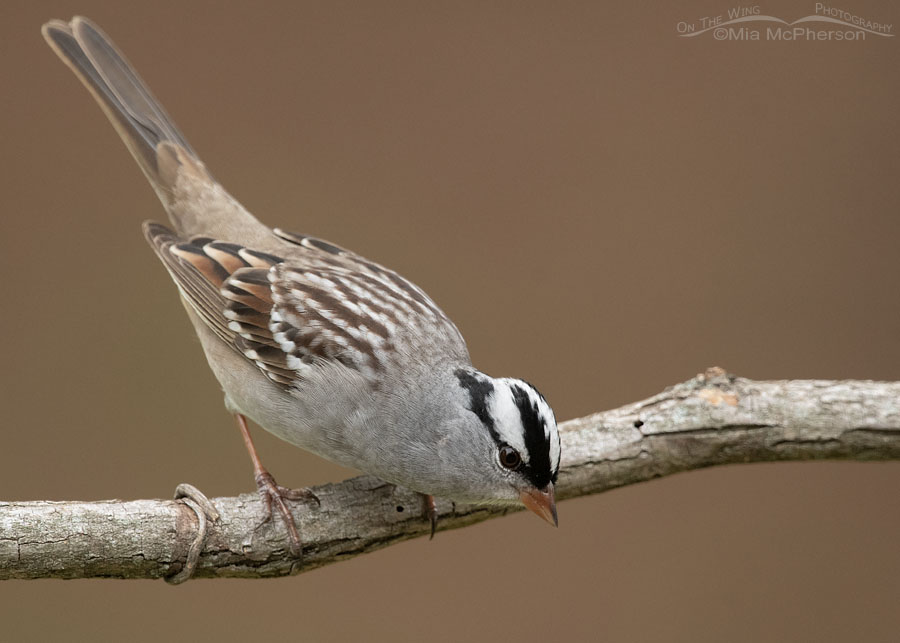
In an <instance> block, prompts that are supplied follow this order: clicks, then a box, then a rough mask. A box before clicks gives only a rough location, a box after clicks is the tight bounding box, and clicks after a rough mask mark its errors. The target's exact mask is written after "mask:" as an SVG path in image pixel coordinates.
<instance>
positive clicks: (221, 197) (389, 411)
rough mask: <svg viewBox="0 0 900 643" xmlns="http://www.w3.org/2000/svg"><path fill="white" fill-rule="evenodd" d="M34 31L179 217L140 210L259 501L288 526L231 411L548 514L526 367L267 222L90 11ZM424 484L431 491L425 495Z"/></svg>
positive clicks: (555, 441) (547, 450) (336, 253)
mask: <svg viewBox="0 0 900 643" xmlns="http://www.w3.org/2000/svg"><path fill="white" fill-rule="evenodd" d="M43 34H44V37H45V38H46V40H47V42H48V43H49V44H50V46H51V47H52V48H53V49H54V51H56V53H57V54H58V55H59V56H60V58H62V60H63V61H64V62H65V63H66V64H67V65H68V66H69V67H70V68H71V69H72V70H73V71H74V72H75V74H76V75H77V76H78V77H79V78H80V79H81V81H82V82H83V83H84V84H85V86H86V87H87V88H88V89H89V90H90V92H91V93H92V94H93V96H94V98H95V99H96V100H97V102H98V103H99V104H100V106H101V107H102V108H103V111H104V112H105V113H106V115H107V116H108V117H109V119H110V121H111V122H112V124H113V125H114V126H115V128H116V130H117V131H118V133H119V135H120V136H121V137H122V139H123V141H124V142H125V145H126V146H127V147H128V149H129V150H130V151H131V153H132V155H133V156H134V158H135V159H136V160H137V162H138V164H139V165H140V166H141V169H142V170H143V171H144V174H146V176H147V178H148V179H149V180H150V183H151V184H152V186H153V189H154V190H155V191H156V193H157V195H158V196H159V198H160V199H161V200H162V203H163V205H164V206H165V208H166V211H167V212H168V214H169V219H170V220H171V222H172V225H173V227H174V230H170V229H169V228H167V227H165V226H163V225H160V224H158V223H152V222H147V223H145V224H144V234H145V236H146V238H147V241H148V242H149V243H150V245H151V246H152V247H153V249H154V250H155V251H156V254H157V255H158V256H159V258H160V260H161V261H162V263H163V265H165V267H166V269H167V270H168V271H169V274H170V275H171V277H172V279H173V280H174V281H175V284H176V285H177V286H178V290H179V292H180V294H181V299H182V302H183V303H184V306H185V309H186V310H187V313H188V316H189V317H190V319H191V322H192V323H193V325H194V329H195V330H196V332H197V335H198V336H199V337H200V342H201V344H202V346H203V350H204V351H205V353H206V357H207V360H208V361H209V365H210V368H212V371H213V373H215V376H216V378H217V379H218V380H219V382H220V383H221V385H222V389H223V390H224V392H225V404H226V406H227V407H228V409H229V410H230V411H231V412H232V413H234V414H235V416H236V417H237V419H238V424H239V426H240V428H241V430H242V433H243V435H244V439H245V441H246V443H247V448H248V450H249V452H250V455H251V458H252V459H253V464H254V470H255V473H256V476H257V486H258V487H259V489H260V491H261V493H263V498H264V499H265V501H266V504H267V507H268V508H269V511H270V512H271V507H272V503H273V502H274V503H275V504H276V506H277V507H278V508H279V510H280V511H281V513H282V516H283V517H284V518H285V522H286V524H287V527H288V529H289V531H290V534H291V538H292V544H293V546H294V548H295V550H297V551H299V544H300V539H299V534H298V533H297V530H296V527H295V526H294V523H293V520H292V519H291V517H290V514H289V512H288V511H287V509H286V507H285V504H284V498H295V497H300V495H302V494H298V493H296V492H291V491H290V490H287V489H284V488H282V487H279V486H278V485H276V484H275V483H274V481H273V480H272V478H271V476H270V475H269V474H268V473H267V472H266V470H265V469H264V468H263V467H262V465H261V464H260V463H259V459H258V457H257V456H256V453H255V450H254V448H253V444H252V442H251V441H250V435H249V433H248V432H247V429H246V423H245V421H244V417H243V416H247V417H249V418H252V419H253V420H254V421H256V422H257V423H258V424H260V425H261V426H262V427H264V428H265V429H267V430H268V431H270V432H272V433H274V434H275V435H277V436H278V437H280V438H282V439H283V440H285V441H287V442H290V443H291V444H294V445H296V446H299V447H301V448H304V449H307V450H309V451H312V452H313V453H316V454H318V455H320V456H322V457H325V458H327V459H329V460H332V461H334V462H337V463H340V464H342V465H345V466H348V467H353V468H356V469H360V470H362V471H365V472H368V473H371V474H374V475H376V476H378V477H380V478H383V479H384V480H386V481H388V482H391V483H394V484H398V485H403V486H406V487H408V488H411V489H413V490H415V491H418V492H420V493H422V494H426V495H430V496H441V497H446V498H448V499H452V500H456V501H461V502H472V503H505V504H515V503H518V502H522V503H524V504H525V506H526V507H528V508H529V509H531V510H532V511H534V512H535V513H537V514H538V515H539V516H541V517H542V518H544V519H546V520H547V521H549V522H551V523H553V524H556V522H557V518H556V505H555V500H554V491H553V489H554V483H555V481H556V476H557V472H558V470H559V458H560V443H559V434H558V432H557V427H556V420H555V418H554V415H553V411H552V410H551V408H550V406H549V405H548V404H547V402H546V401H545V400H544V398H543V396H541V394H540V393H538V391H537V390H536V389H535V388H534V387H533V386H531V385H530V384H528V383H527V382H524V381H522V380H516V379H506V378H502V379H496V378H492V377H489V376H487V375H485V374H484V373H481V372H479V371H478V370H476V369H475V368H473V367H472V365H471V363H470V361H469V354H468V351H467V349H466V345H465V342H464V341H463V338H462V336H461V335H460V333H459V331H458V330H457V329H456V326H454V325H453V322H451V321H450V320H449V319H448V318H447V316H446V315H445V314H444V313H443V312H442V311H441V310H440V309H439V308H438V307H437V306H436V305H435V304H434V302H433V301H432V300H431V299H430V298H429V297H428V296H427V295H426V294H425V293H424V292H422V290H420V289H419V288H418V287H416V286H415V285H413V284H412V283H410V282H409V281H407V280H406V279H404V278H403V277H401V276H399V275H398V274H397V273H395V272H393V271H391V270H388V269H387V268H384V267H382V266H380V265H378V264H376V263H373V262H371V261H368V260H366V259H363V258H362V257H360V256H359V255H356V254H354V253H352V252H349V251H347V250H344V249H342V248H339V247H337V246H334V245H332V244H330V243H327V242H325V241H321V240H319V239H314V238H312V237H308V236H306V235H300V234H291V233H288V232H284V231H282V230H279V229H275V230H271V229H269V228H268V227H266V226H265V225H263V224H262V223H260V222H259V221H257V219H256V218H254V217H253V216H252V215H251V214H250V213H249V212H247V210H245V209H244V208H243V206H241V205H240V204H239V203H238V202H237V201H236V200H235V199H233V198H232V197H231V196H230V195H229V194H228V193H227V192H226V191H225V190H224V189H223V188H222V187H221V186H220V185H219V184H218V183H217V182H216V181H215V180H214V179H213V178H212V176H211V175H210V174H209V172H207V170H206V167H205V166H204V165H203V163H202V162H201V161H200V160H199V159H198V157H197V156H196V154H195V153H194V151H193V150H192V149H191V146H190V145H189V144H188V142H187V141H186V140H185V138H184V137H183V136H182V134H181V133H180V132H179V131H178V129H177V128H176V127H175V125H174V124H173V123H172V121H171V120H170V119H169V117H168V116H167V115H166V113H165V111H164V110H163V108H162V106H161V105H160V104H159V103H158V102H157V101H156V99H155V98H154V97H153V96H152V94H151V93H150V91H149V90H148V89H147V88H146V86H145V85H144V83H143V82H142V81H141V79H140V78H139V77H138V75H137V74H136V73H135V72H134V70H133V69H132V68H131V66H130V65H129V64H128V62H127V61H126V60H125V59H124V57H123V56H122V55H121V54H120V53H119V52H118V51H117V49H116V48H115V46H114V45H113V43H112V42H111V41H110V40H109V39H108V38H107V37H106V35H104V34H103V33H102V32H101V31H100V30H99V29H98V28H97V27H96V26H95V25H93V24H92V23H91V22H90V21H88V20H86V19H84V18H79V17H76V18H74V19H73V20H72V21H71V22H70V23H65V22H62V21H51V22H49V23H47V24H46V25H44V28H43ZM432 501H433V499H432Z"/></svg>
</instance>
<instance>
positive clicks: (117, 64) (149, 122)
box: [41, 17, 212, 207]
mask: <svg viewBox="0 0 900 643" xmlns="http://www.w3.org/2000/svg"><path fill="white" fill-rule="evenodd" d="M41 32H42V33H43V35H44V38H45V39H46V41H47V43H48V44H49V45H50V47H51V48H52V49H53V50H54V51H55V52H56V53H57V55H58V56H59V57H60V58H61V59H62V60H63V62H65V63H66V65H68V67H69V68H70V69H71V70H72V71H73V72H74V73H75V75H76V76H78V78H79V79H80V80H81V82H82V83H83V84H84V85H85V87H87V89H88V90H89V91H90V92H91V94H92V95H93V96H94V98H95V99H96V100H97V102H98V103H99V104H100V107H101V108H102V109H103V111H104V113H105V114H106V116H107V117H108V118H109V120H110V122H111V123H112V124H113V126H114V127H115V128H116V131H117V132H118V133H119V135H120V136H121V137H122V140H123V141H124V142H125V145H126V146H127V147H128V149H129V151H130V152H131V154H132V155H133V156H134V158H135V160H136V161H137V162H138V164H139V165H140V167H141V169H142V170H143V171H144V174H145V175H146V176H147V178H148V179H149V181H150V183H151V185H152V186H153V189H154V190H155V191H156V193H157V194H158V195H159V198H160V199H161V200H162V202H163V204H164V205H166V206H167V207H168V206H170V205H171V200H172V190H173V182H174V180H175V177H176V176H177V171H176V170H177V168H176V167H173V164H175V165H180V164H182V163H184V162H185V160H187V159H189V162H190V165H192V166H194V167H193V169H194V171H196V170H197V168H203V169H202V172H203V173H204V174H205V176H206V178H207V179H208V180H210V181H212V178H211V177H210V176H209V173H208V172H206V170H205V168H204V167H203V165H202V163H200V161H199V159H198V158H197V155H196V154H195V153H194V151H193V149H192V148H191V145H190V143H188V141H187V139H185V137H184V135H183V134H182V133H181V132H180V131H179V130H178V128H177V127H176V126H175V123H174V122H173V121H172V119H171V118H169V115H168V114H167V113H166V111H165V109H164V108H163V106H162V105H161V104H160V103H159V101H158V100H157V99H156V98H155V97H154V96H153V94H152V93H151V92H150V90H149V89H148V88H147V86H146V85H145V84H144V81H142V80H141V78H140V76H138V75H137V73H136V72H135V71H134V69H133V68H132V66H131V65H130V64H129V62H128V61H127V60H126V59H125V57H124V56H123V55H122V54H121V53H120V52H119V50H118V49H117V48H116V46H115V45H114V44H113V42H112V41H111V40H110V39H109V37H107V36H106V34H104V33H103V32H102V31H101V30H100V28H99V27H97V26H96V25H95V24H93V23H92V22H91V21H90V20H88V19H87V18H82V17H75V18H73V19H72V21H71V22H70V23H67V22H63V21H62V20H51V21H50V22H48V23H47V24H45V25H44V26H43V28H42V29H41Z"/></svg>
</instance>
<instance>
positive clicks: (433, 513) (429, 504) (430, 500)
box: [422, 493, 438, 540]
mask: <svg viewBox="0 0 900 643" xmlns="http://www.w3.org/2000/svg"><path fill="white" fill-rule="evenodd" d="M422 500H424V502H425V517H426V518H427V519H428V520H430V521H431V535H430V536H429V537H428V540H431V539H432V538H434V530H435V529H437V520H438V510H437V505H436V504H435V503H434V496H430V495H428V494H426V493H423V494H422Z"/></svg>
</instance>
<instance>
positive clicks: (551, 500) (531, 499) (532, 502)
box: [519, 482, 559, 527]
mask: <svg viewBox="0 0 900 643" xmlns="http://www.w3.org/2000/svg"><path fill="white" fill-rule="evenodd" d="M519 498H521V499H522V504H523V505H525V506H526V507H528V508H529V509H531V511H533V512H534V513H536V514H537V515H538V516H540V517H541V518H543V519H544V520H546V521H547V522H549V523H550V524H551V525H553V526H554V527H558V526H559V519H558V518H557V517H556V495H555V494H554V492H553V483H552V482H551V483H550V484H548V485H547V486H546V487H544V488H543V489H528V490H527V491H520V492H519Z"/></svg>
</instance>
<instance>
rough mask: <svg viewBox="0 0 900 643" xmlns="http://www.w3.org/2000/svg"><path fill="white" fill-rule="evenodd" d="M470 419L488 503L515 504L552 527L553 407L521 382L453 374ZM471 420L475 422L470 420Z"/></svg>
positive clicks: (555, 456)
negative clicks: (480, 449)
mask: <svg viewBox="0 0 900 643" xmlns="http://www.w3.org/2000/svg"><path fill="white" fill-rule="evenodd" d="M455 376H456V378H457V380H458V382H459V386H460V387H461V388H462V389H463V391H464V393H465V397H464V404H465V407H466V410H467V411H468V412H470V413H471V414H472V415H474V418H472V417H471V415H470V416H469V417H470V420H471V421H472V422H473V423H474V424H475V425H476V426H475V428H473V430H472V434H473V435H472V440H473V444H481V445H483V447H484V449H483V451H484V453H483V454H482V458H481V460H482V462H481V465H482V466H481V467H479V468H480V469H481V473H482V476H483V477H484V478H485V479H487V480H489V481H490V484H489V485H486V486H490V492H491V493H492V496H493V498H492V499H493V500H496V501H506V502H508V501H515V500H518V501H520V502H521V503H522V504H524V505H525V506H526V507H527V508H528V509H530V510H531V511H533V512H534V513H536V514H537V515H538V516H540V517H541V518H543V519H544V520H546V521H547V522H549V523H551V524H552V525H554V526H556V524H557V518H556V498H555V495H554V485H555V483H556V476H557V474H558V473H559V457H560V443H559V431H558V430H557V427H556V418H555V416H554V415H553V409H551V408H550V405H549V404H547V401H546V400H545V399H544V396H543V395H541V394H540V393H539V392H538V391H537V389H536V388H534V387H533V386H532V385H531V384H529V383H528V382H525V381H524V380H517V379H510V378H493V377H489V376H487V375H485V374H484V373H481V372H479V371H475V370H473V369H460V370H458V371H456V372H455ZM476 420H477V422H476Z"/></svg>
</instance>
